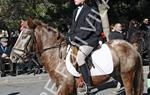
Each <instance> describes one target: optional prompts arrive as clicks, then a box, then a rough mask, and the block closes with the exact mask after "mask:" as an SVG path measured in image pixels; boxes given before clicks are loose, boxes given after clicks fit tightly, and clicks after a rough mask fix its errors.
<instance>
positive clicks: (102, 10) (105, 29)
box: [97, 0, 110, 41]
mask: <svg viewBox="0 0 150 95" xmlns="http://www.w3.org/2000/svg"><path fill="white" fill-rule="evenodd" d="M103 1H104V0H102V2H103ZM97 4H98V9H99V11H100V16H101V21H102V26H103V32H104V33H105V35H106V38H107V41H108V40H109V38H108V35H109V32H110V28H109V20H108V14H107V11H108V9H109V6H108V5H107V2H103V3H100V2H97Z"/></svg>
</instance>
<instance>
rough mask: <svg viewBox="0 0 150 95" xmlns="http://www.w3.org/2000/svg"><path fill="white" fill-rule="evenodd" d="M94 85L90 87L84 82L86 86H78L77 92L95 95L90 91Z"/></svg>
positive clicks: (84, 94)
mask: <svg viewBox="0 0 150 95" xmlns="http://www.w3.org/2000/svg"><path fill="white" fill-rule="evenodd" d="M91 89H92V87H90V88H88V87H87V85H86V83H85V82H84V86H83V87H78V88H77V93H78V94H83V95H93V94H92V93H91V92H90V91H91Z"/></svg>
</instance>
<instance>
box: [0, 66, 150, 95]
mask: <svg viewBox="0 0 150 95" xmlns="http://www.w3.org/2000/svg"><path fill="white" fill-rule="evenodd" d="M143 68H144V92H143V93H146V89H147V87H146V86H147V85H146V78H147V73H148V71H149V70H148V66H143ZM54 85H55V84H53V82H52V81H51V80H50V78H49V76H48V74H45V73H43V74H37V75H35V76H34V75H33V74H30V75H25V74H24V75H18V76H15V77H14V76H7V77H0V95H56V93H55V87H53V86H54ZM52 88H53V89H52ZM116 91H117V88H109V89H105V90H103V91H100V92H98V93H97V94H96V95H116Z"/></svg>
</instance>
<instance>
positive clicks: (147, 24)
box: [109, 18, 150, 42]
mask: <svg viewBox="0 0 150 95" xmlns="http://www.w3.org/2000/svg"><path fill="white" fill-rule="evenodd" d="M110 31H111V32H110V33H109V40H112V39H123V40H126V41H129V42H130V41H132V40H131V39H132V35H133V33H134V32H137V31H147V32H150V21H149V18H144V19H143V22H142V23H140V22H138V21H137V20H136V19H132V20H131V21H130V22H129V23H128V27H125V26H124V24H122V23H119V22H117V23H115V24H114V25H112V26H111V28H110Z"/></svg>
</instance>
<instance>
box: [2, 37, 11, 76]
mask: <svg viewBox="0 0 150 95" xmlns="http://www.w3.org/2000/svg"><path fill="white" fill-rule="evenodd" d="M7 41H8V39H7V38H1V39H0V71H1V73H2V74H1V77H4V76H5V73H4V70H5V68H4V63H5V61H7V60H9V55H10V52H11V48H10V47H8V42H7Z"/></svg>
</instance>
